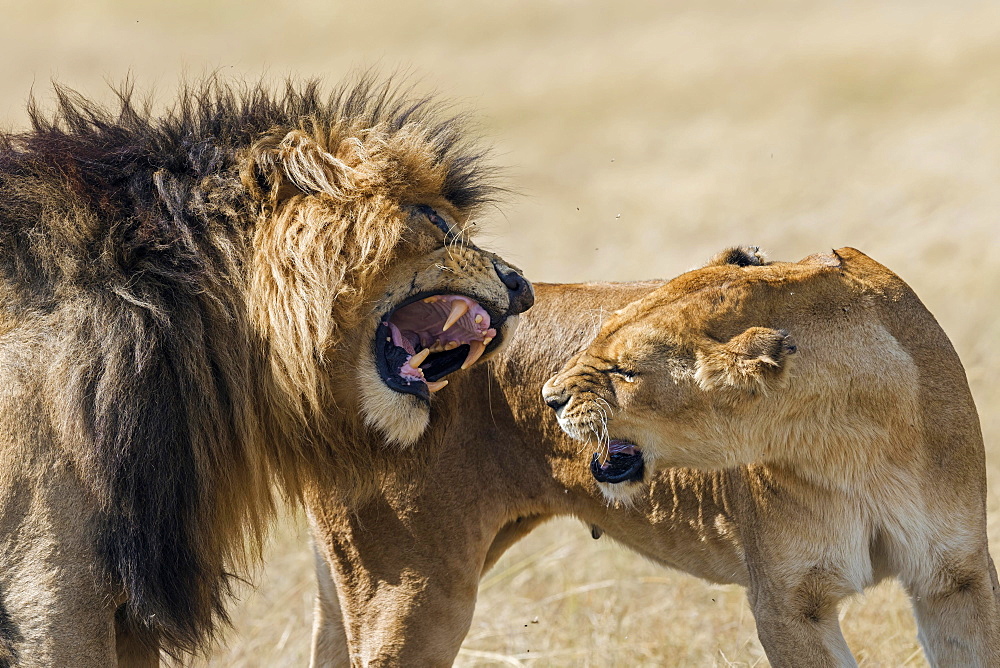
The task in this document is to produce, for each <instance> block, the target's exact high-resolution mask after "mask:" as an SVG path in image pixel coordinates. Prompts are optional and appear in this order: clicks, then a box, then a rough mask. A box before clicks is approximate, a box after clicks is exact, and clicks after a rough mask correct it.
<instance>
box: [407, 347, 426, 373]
mask: <svg viewBox="0 0 1000 668" xmlns="http://www.w3.org/2000/svg"><path fill="white" fill-rule="evenodd" d="M430 354H431V350H430V348H424V349H423V350H421V351H420V352H419V353H417V354H416V355H414V356H413V357H411V358H410V362H409V364H410V366H411V367H413V368H414V369H416V368H417V367H418V366H420V365H421V364H423V363H424V360H425V359H427V356H428V355H430Z"/></svg>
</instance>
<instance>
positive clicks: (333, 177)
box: [240, 130, 353, 204]
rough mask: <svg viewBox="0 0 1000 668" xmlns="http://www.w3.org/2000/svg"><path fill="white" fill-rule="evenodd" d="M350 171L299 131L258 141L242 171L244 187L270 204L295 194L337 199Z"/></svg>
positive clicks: (349, 177) (348, 180)
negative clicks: (315, 194)
mask: <svg viewBox="0 0 1000 668" xmlns="http://www.w3.org/2000/svg"><path fill="white" fill-rule="evenodd" d="M352 171H353V170H352V168H351V167H350V166H348V165H347V164H346V163H345V162H344V161H343V160H341V159H340V158H338V157H336V156H334V155H332V154H331V153H329V152H327V151H325V150H324V149H323V147H321V146H320V145H319V144H318V143H317V142H316V140H315V139H313V138H312V137H311V136H309V134H308V133H306V132H303V131H302V130H292V131H291V132H289V133H288V134H286V135H284V136H283V137H279V136H278V135H270V136H267V137H264V138H263V139H261V140H259V141H257V142H256V143H255V144H254V145H253V146H252V147H251V148H250V153H249V156H248V158H247V160H246V162H245V163H244V165H243V168H242V170H241V175H240V176H241V179H242V181H243V185H244V186H245V187H246V188H247V190H249V191H250V193H251V194H252V195H253V196H254V197H256V198H257V199H261V200H264V199H269V200H270V201H271V203H272V204H277V203H278V202H280V201H282V200H284V199H287V198H288V197H291V196H292V195H297V194H302V193H306V194H313V193H319V192H325V193H329V194H331V195H340V194H342V193H343V191H344V189H345V187H347V186H348V184H349V183H350V179H351V173H352Z"/></svg>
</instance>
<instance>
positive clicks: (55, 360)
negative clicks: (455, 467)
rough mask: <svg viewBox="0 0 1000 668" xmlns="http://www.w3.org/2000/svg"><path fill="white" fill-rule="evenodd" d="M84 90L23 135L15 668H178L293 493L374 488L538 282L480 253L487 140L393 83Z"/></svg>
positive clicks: (15, 178)
mask: <svg viewBox="0 0 1000 668" xmlns="http://www.w3.org/2000/svg"><path fill="white" fill-rule="evenodd" d="M57 97H58V101H59V106H58V109H57V110H56V112H55V113H54V114H53V115H52V116H51V117H49V116H46V115H45V114H43V113H41V112H40V111H39V110H37V109H35V108H32V109H31V117H32V126H31V128H30V129H28V130H27V131H25V132H22V133H3V134H0V666H10V665H21V666H73V667H84V666H101V667H103V666H112V665H115V664H116V663H118V664H128V665H152V664H155V663H157V661H158V657H159V653H160V651H164V652H167V653H169V654H172V655H175V656H180V655H183V654H184V653H187V652H193V651H197V650H199V649H204V648H205V647H206V645H207V644H208V643H209V642H210V641H211V639H212V637H213V633H214V631H215V630H216V629H217V627H218V626H219V624H220V622H222V623H224V622H225V620H226V613H225V604H226V602H227V600H228V595H229V593H230V583H231V582H232V581H233V578H234V576H233V573H239V572H241V571H242V570H243V567H244V566H245V565H246V562H247V561H248V560H251V559H253V558H254V556H255V552H256V548H259V545H260V541H261V538H262V534H263V532H264V530H265V527H266V524H267V520H268V519H269V517H270V516H271V513H272V511H273V506H274V502H273V499H272V490H273V489H274V486H275V485H274V483H275V482H277V483H278V485H279V486H281V487H282V488H283V491H284V492H286V494H287V495H288V496H290V497H293V498H295V497H298V496H300V495H302V496H305V495H308V494H309V492H310V490H312V489H315V488H316V487H321V488H322V489H323V490H324V494H325V495H336V496H338V497H340V499H341V500H343V502H345V503H348V504H349V503H350V502H351V500H353V499H357V498H360V497H362V496H363V494H364V492H365V490H367V489H369V488H371V487H372V486H373V485H374V483H375V482H376V481H377V478H378V477H379V476H380V474H381V472H382V471H383V470H385V469H392V468H393V467H395V466H397V465H402V462H405V460H406V459H407V453H406V449H405V448H403V447H395V446H408V445H412V444H414V443H415V442H416V440H417V439H418V437H419V436H420V434H421V433H422V432H423V430H424V428H425V427H426V426H427V423H428V420H429V416H430V413H431V407H432V405H433V393H434V392H437V391H440V390H441V389H442V388H443V387H444V386H445V385H446V384H447V382H448V380H449V379H450V378H451V377H452V375H451V374H453V373H454V372H457V371H459V370H460V369H464V368H468V367H469V366H471V365H473V364H475V363H476V362H477V360H479V359H486V358H487V357H489V356H490V355H491V354H492V353H494V352H495V351H496V350H497V349H498V348H499V346H500V345H501V344H502V342H503V341H504V339H505V338H506V337H507V336H508V335H509V333H510V331H511V329H512V327H513V324H514V323H515V322H516V319H517V315H518V314H519V313H521V312H522V311H524V310H525V309H526V308H528V307H529V306H530V305H531V302H532V299H533V297H532V289H531V286H530V284H529V283H528V282H527V281H526V280H525V279H524V278H523V277H522V276H521V274H520V272H519V271H518V270H516V269H515V268H513V267H511V266H510V265H508V264H507V263H505V262H504V261H503V260H502V259H501V258H499V257H498V256H496V255H494V254H492V253H489V252H486V251H484V250H482V249H480V248H478V247H476V246H475V245H474V244H473V243H472V242H471V241H470V232H471V230H472V228H473V226H474V224H475V217H476V215H477V212H478V211H479V210H480V209H481V207H482V205H483V204H484V203H486V202H488V201H489V200H490V197H491V193H492V192H494V189H493V188H492V187H491V186H490V183H489V181H488V179H486V178H485V177H486V175H487V174H488V173H489V169H488V167H485V166H484V164H483V160H482V156H483V153H482V151H481V150H480V149H477V148H476V147H475V146H473V145H471V144H470V143H469V142H468V139H467V137H466V135H465V133H464V132H463V130H462V126H461V124H460V123H459V122H458V121H457V120H456V119H455V118H448V117H439V114H438V113H437V112H436V111H435V109H434V105H433V104H431V103H430V102H429V101H428V100H421V99H408V98H407V97H406V96H405V95H402V94H400V92H399V91H398V90H396V89H395V88H394V86H392V85H391V84H388V83H387V84H379V83H376V82H373V81H371V80H364V81H361V82H360V83H352V84H346V85H343V86H341V87H340V88H338V89H335V90H334V91H333V92H332V93H331V94H329V95H324V94H321V93H320V90H319V88H318V86H317V85H316V84H315V83H307V84H302V85H296V84H291V83H290V84H288V86H287V87H285V88H282V89H281V90H279V91H278V92H274V91H270V90H268V89H266V88H265V87H263V86H240V85H234V86H229V85H226V84H224V83H223V82H220V81H218V80H210V81H208V82H206V83H205V84H204V85H201V86H194V87H191V88H188V89H186V90H184V91H182V93H181V95H180V99H179V100H178V101H177V103H176V105H175V106H174V107H173V108H172V109H171V110H169V111H167V112H166V113H165V114H163V115H161V116H153V115H151V114H150V113H149V111H148V109H147V108H146V106H145V105H143V104H136V103H134V101H133V98H132V96H131V92H130V91H128V90H124V91H121V92H120V98H121V105H120V108H118V109H116V110H114V111H111V110H106V109H103V108H100V107H98V106H96V105H94V104H92V103H90V102H88V101H86V100H85V99H83V98H81V97H80V96H78V95H77V94H75V93H73V92H71V91H67V90H64V89H57ZM446 377H447V378H446ZM358 434H365V435H371V434H375V435H376V436H377V437H375V438H368V439H367V440H366V439H364V438H360V437H359V436H358ZM387 441H388V442H389V443H390V444H392V447H387V445H386V442H387ZM416 454H417V455H419V453H416ZM416 458H417V459H419V456H417V457H416ZM248 539H249V543H250V546H249V548H250V549H249V550H247V549H245V548H246V543H247V541H248Z"/></svg>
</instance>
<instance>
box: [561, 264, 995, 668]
mask: <svg viewBox="0 0 1000 668" xmlns="http://www.w3.org/2000/svg"><path fill="white" fill-rule="evenodd" d="M741 256H742V258H743V259H744V261H737V262H735V263H734V261H733V259H734V258H737V259H739V258H740V257H741ZM623 376H624V377H623ZM544 393H545V397H546V401H547V402H549V403H550V405H552V406H553V407H554V408H556V409H557V414H558V416H559V422H560V425H561V426H562V427H563V429H564V430H566V431H567V432H568V433H569V434H570V435H572V436H575V437H577V438H581V439H583V440H588V439H589V438H591V437H592V435H593V434H601V435H603V436H605V437H607V438H609V439H611V441H610V442H611V443H615V442H616V439H619V441H618V442H619V443H620V442H627V443H632V444H635V445H636V446H638V447H639V448H641V452H642V456H643V459H644V462H645V468H646V480H647V481H648V480H650V479H651V475H652V473H653V471H655V469H656V468H657V467H658V466H687V467H691V468H696V469H702V470H724V469H729V470H733V467H745V468H743V469H742V472H741V473H740V474H739V475H737V476H735V477H734V481H733V485H732V487H733V489H732V490H731V493H732V496H733V498H734V499H735V500H736V501H737V503H738V504H739V505H738V514H737V515H736V521H737V525H738V526H739V527H740V529H741V536H742V547H743V550H744V553H745V557H744V558H745V561H746V563H747V566H748V571H749V585H748V589H749V591H748V594H749V597H750V602H751V606H752V607H753V610H754V615H755V618H756V620H757V628H758V633H759V636H760V640H761V644H763V646H764V649H765V650H766V651H767V654H768V658H769V659H770V661H771V663H772V665H776V666H784V665H787V666H802V665H809V666H826V665H828V666H833V665H853V664H854V659H853V657H852V655H851V652H850V650H849V649H848V647H847V645H846V643H845V642H844V639H843V636H842V635H841V633H840V626H839V623H838V618H837V608H838V605H839V603H840V601H841V600H842V599H843V598H844V597H846V596H850V595H852V594H854V593H857V592H860V591H862V590H863V589H864V588H865V587H869V586H871V585H874V584H876V583H877V582H879V581H880V580H882V579H884V578H886V577H898V578H899V579H900V580H901V581H902V582H903V584H904V585H905V587H906V588H907V590H908V591H909V592H910V594H911V596H912V600H913V606H914V610H915V612H916V616H917V622H918V625H919V627H920V639H921V642H922V644H923V646H924V649H925V653H926V654H927V657H928V659H929V661H930V662H931V664H933V665H945V666H996V665H1000V607H998V606H1000V602H998V596H1000V591H998V589H997V577H996V572H995V570H994V567H993V562H992V560H991V558H990V555H989V552H988V547H987V537H986V506H985V503H986V502H985V493H986V474H985V463H984V459H985V457H984V450H983V442H982V435H981V433H980V428H979V420H978V416H977V414H976V409H975V405H974V404H973V401H972V396H971V394H970V392H969V387H968V383H967V381H966V378H965V373H964V370H963V368H962V364H961V362H960V361H959V359H958V357H957V355H956V354H955V351H954V349H953V348H952V346H951V343H950V342H949V341H948V338H947V336H945V334H944V332H942V331H941V328H940V327H939V326H938V324H937V322H936V321H935V320H934V318H933V316H932V315H931V314H930V313H928V311H927V309H926V308H924V306H923V304H921V303H920V300H919V299H918V298H917V297H916V295H915V294H914V293H913V291H912V290H910V288H909V287H908V286H907V285H906V284H905V283H904V282H903V281H902V280H901V279H900V278H899V277H897V276H896V275H895V274H893V273H892V272H890V271H889V270H888V269H886V268H885V267H883V266H881V265H879V264H878V263H876V262H874V261H872V260H871V259H870V258H868V257H866V256H865V255H863V254H862V253H860V252H858V251H856V250H854V249H850V248H845V249H841V250H838V251H834V252H833V253H831V254H823V255H816V256H812V257H809V258H806V259H805V260H803V261H802V262H798V263H782V262H773V263H772V262H765V261H763V260H762V259H761V258H760V256H759V255H757V254H756V253H751V252H748V251H743V252H741V251H740V250H739V249H737V250H736V251H732V252H730V253H729V254H726V255H723V256H720V258H718V259H717V261H715V262H713V263H711V264H710V265H709V266H707V267H705V268H703V269H699V270H696V271H692V272H688V273H687V274H684V275H682V276H680V277H679V278H677V279H675V280H673V281H670V282H669V283H668V284H666V285H665V286H663V287H662V288H659V289H658V290H655V291H654V292H652V293H650V294H649V295H646V296H644V297H642V298H641V299H639V300H636V301H635V302H633V303H631V304H629V305H628V306H626V307H625V308H623V309H621V310H620V311H618V312H616V313H615V314H613V315H612V316H611V317H609V318H608V320H607V321H606V322H605V323H604V324H603V326H602V328H601V331H600V332H599V333H598V335H597V337H596V338H595V339H594V341H593V342H592V343H591V344H590V345H588V346H587V347H586V348H585V349H584V350H583V351H582V352H580V353H579V354H578V355H576V356H574V357H573V358H572V359H571V360H569V361H568V362H567V363H566V365H565V366H564V367H563V369H562V370H561V371H560V372H559V373H558V374H556V375H555V376H554V377H553V378H552V379H551V380H549V381H548V382H547V383H546V385H545V391H544ZM642 489H643V486H642V485H641V484H638V483H634V482H622V483H617V484H610V483H608V484H605V485H603V491H605V492H606V493H607V494H608V496H609V497H610V498H620V497H624V498H634V496H635V495H636V494H640V493H641V491H642Z"/></svg>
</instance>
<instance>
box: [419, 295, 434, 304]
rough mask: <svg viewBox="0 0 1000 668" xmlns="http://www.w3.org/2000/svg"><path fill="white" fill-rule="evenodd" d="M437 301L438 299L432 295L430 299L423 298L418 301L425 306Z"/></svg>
mask: <svg viewBox="0 0 1000 668" xmlns="http://www.w3.org/2000/svg"><path fill="white" fill-rule="evenodd" d="M437 300H438V297H435V296H434V295H431V296H430V297H424V298H423V299H421V300H420V301H422V302H424V303H425V304H433V303H434V302H436V301H437Z"/></svg>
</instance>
